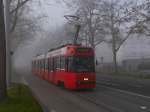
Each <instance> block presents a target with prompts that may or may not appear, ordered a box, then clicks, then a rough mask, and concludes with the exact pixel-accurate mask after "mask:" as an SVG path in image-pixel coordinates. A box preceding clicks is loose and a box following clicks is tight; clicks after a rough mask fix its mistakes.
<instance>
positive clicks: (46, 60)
mask: <svg viewBox="0 0 150 112" xmlns="http://www.w3.org/2000/svg"><path fill="white" fill-rule="evenodd" d="M45 69H46V70H47V69H48V59H45Z"/></svg>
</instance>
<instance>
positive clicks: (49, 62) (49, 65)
mask: <svg viewBox="0 0 150 112" xmlns="http://www.w3.org/2000/svg"><path fill="white" fill-rule="evenodd" d="M48 68H49V72H51V71H52V63H51V59H50V58H49V59H48Z"/></svg>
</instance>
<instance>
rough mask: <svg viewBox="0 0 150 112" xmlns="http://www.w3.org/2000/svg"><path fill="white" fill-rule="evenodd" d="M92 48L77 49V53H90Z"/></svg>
mask: <svg viewBox="0 0 150 112" xmlns="http://www.w3.org/2000/svg"><path fill="white" fill-rule="evenodd" d="M89 51H91V48H77V52H89Z"/></svg>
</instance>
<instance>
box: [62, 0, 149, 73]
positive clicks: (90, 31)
mask: <svg viewBox="0 0 150 112" xmlns="http://www.w3.org/2000/svg"><path fill="white" fill-rule="evenodd" d="M64 2H65V3H66V4H67V5H68V7H69V8H75V9H74V10H75V13H74V14H75V15H76V16H78V17H80V23H81V26H82V28H81V31H80V37H79V38H82V41H86V44H87V45H90V46H91V47H93V48H95V47H96V46H97V45H99V44H100V43H102V42H106V43H107V44H109V45H111V48H112V52H113V61H114V68H115V72H118V67H117V53H118V51H119V50H120V48H121V46H122V45H123V44H124V42H126V40H127V39H128V38H131V37H133V36H134V37H135V36H138V35H145V36H148V37H149V36H150V1H149V0H142V1H140V0H139V1H134V0H131V1H130V0H129V1H121V0H71V1H69V2H68V1H67V0H66V1H65V0H64Z"/></svg>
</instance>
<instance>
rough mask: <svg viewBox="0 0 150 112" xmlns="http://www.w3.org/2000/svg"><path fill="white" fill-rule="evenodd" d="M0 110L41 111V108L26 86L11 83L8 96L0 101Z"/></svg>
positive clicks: (7, 111) (0, 111) (14, 111)
mask: <svg viewBox="0 0 150 112" xmlns="http://www.w3.org/2000/svg"><path fill="white" fill-rule="evenodd" d="M0 112H42V108H41V106H40V105H39V104H38V102H37V101H36V99H35V98H34V97H33V96H32V94H31V91H30V89H29V88H28V87H27V86H25V85H22V84H13V85H12V87H11V88H10V89H9V90H8V97H7V98H6V99H4V100H3V101H1V102H0Z"/></svg>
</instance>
